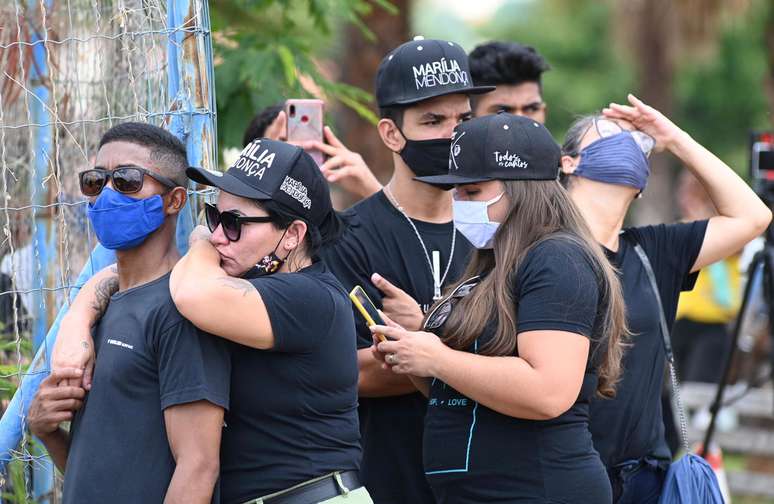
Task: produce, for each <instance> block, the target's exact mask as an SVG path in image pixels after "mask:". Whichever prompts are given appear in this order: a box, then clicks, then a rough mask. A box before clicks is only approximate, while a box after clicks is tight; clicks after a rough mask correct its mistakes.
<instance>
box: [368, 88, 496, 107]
mask: <svg viewBox="0 0 774 504" xmlns="http://www.w3.org/2000/svg"><path fill="white" fill-rule="evenodd" d="M494 90H495V86H471V87H467V88H461V89H449V90H447V91H443V92H441V93H438V94H434V95H433V96H426V97H423V98H410V99H407V100H398V101H395V102H392V103H390V104H389V105H380V107H385V106H393V105H411V104H412V103H419V102H422V101H427V100H432V99H433V98H438V97H439V96H448V95H452V94H464V95H479V94H484V93H489V92H491V91H494Z"/></svg>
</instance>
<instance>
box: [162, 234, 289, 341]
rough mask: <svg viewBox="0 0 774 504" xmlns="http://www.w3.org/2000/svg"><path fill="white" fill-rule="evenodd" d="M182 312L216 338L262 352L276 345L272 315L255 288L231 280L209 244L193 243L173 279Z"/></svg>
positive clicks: (171, 281)
mask: <svg viewBox="0 0 774 504" xmlns="http://www.w3.org/2000/svg"><path fill="white" fill-rule="evenodd" d="M169 286H170V294H171V296H172V300H173V301H174V303H175V306H176V307H177V309H178V311H179V312H180V314H181V315H183V316H184V317H185V318H187V319H188V320H190V321H191V322H192V323H193V324H194V325H195V326H196V327H198V328H199V329H201V330H202V331H206V332H208V333H210V334H213V335H215V336H219V337H221V338H224V339H227V340H229V341H233V342H235V343H239V344H242V345H245V346H249V347H252V348H258V349H263V350H265V349H269V348H272V347H273V346H274V334H273V332H272V328H271V321H270V319H269V313H268V311H267V310H266V305H265V304H264V302H263V300H262V299H261V296H260V294H259V293H258V291H257V290H256V289H255V287H254V286H253V285H252V284H251V283H250V282H248V281H247V280H244V279H241V278H234V277H230V276H229V275H228V274H227V273H226V272H225V271H224V270H223V269H222V268H221V267H220V256H219V254H218V252H217V250H215V248H214V247H213V246H212V245H211V244H210V243H209V242H207V241H204V240H200V241H196V242H194V243H192V244H191V248H190V249H189V251H188V253H187V254H186V255H185V256H184V257H183V258H182V259H180V261H178V263H177V264H176V265H175V267H174V268H173V270H172V276H171V277H170V280H169Z"/></svg>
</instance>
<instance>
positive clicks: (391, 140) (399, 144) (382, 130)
mask: <svg viewBox="0 0 774 504" xmlns="http://www.w3.org/2000/svg"><path fill="white" fill-rule="evenodd" d="M376 129H377V131H379V136H380V137H381V138H382V142H383V143H384V145H385V146H386V147H387V148H388V149H390V150H391V151H392V152H396V153H397V152H400V151H402V150H403V147H404V146H405V145H406V139H405V138H403V135H402V134H401V132H400V130H399V129H398V127H397V126H396V125H395V123H394V122H393V121H392V119H381V120H380V121H379V124H377V125H376Z"/></svg>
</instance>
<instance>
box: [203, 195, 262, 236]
mask: <svg viewBox="0 0 774 504" xmlns="http://www.w3.org/2000/svg"><path fill="white" fill-rule="evenodd" d="M204 217H205V219H207V227H208V228H210V232H211V233H214V232H215V230H216V229H218V226H223V234H224V235H226V238H228V241H232V242H235V241H239V238H240V237H241V236H242V223H243V222H271V221H272V218H271V217H269V216H268V215H264V216H261V217H246V216H244V215H239V214H237V213H235V212H232V211H230V210H227V211H225V212H220V211H218V208H217V207H216V206H215V205H211V204H209V203H205V204H204Z"/></svg>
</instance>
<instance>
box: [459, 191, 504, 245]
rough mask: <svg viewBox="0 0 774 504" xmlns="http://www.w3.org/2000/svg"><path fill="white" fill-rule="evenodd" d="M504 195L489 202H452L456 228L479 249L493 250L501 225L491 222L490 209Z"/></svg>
mask: <svg viewBox="0 0 774 504" xmlns="http://www.w3.org/2000/svg"><path fill="white" fill-rule="evenodd" d="M503 194H505V193H502V194H500V196H498V197H496V198H494V199H491V200H489V201H457V200H456V199H455V200H453V201H452V210H453V212H454V227H455V228H456V229H457V231H459V232H460V233H461V234H462V236H464V237H465V238H467V239H468V241H469V242H470V243H471V245H473V246H474V247H476V248H477V249H490V248H492V245H493V243H492V242H494V236H495V233H497V228H499V227H500V223H499V222H492V221H490V220H489V212H488V209H489V206H490V205H494V204H495V203H497V202H498V201H500V198H502V197H503Z"/></svg>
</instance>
